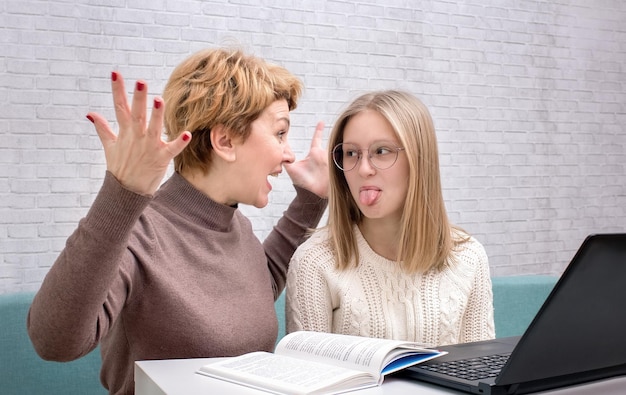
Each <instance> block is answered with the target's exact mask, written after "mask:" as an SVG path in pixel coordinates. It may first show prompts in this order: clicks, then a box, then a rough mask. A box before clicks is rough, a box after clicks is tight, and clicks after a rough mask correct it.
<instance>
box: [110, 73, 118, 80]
mask: <svg viewBox="0 0 626 395" xmlns="http://www.w3.org/2000/svg"><path fill="white" fill-rule="evenodd" d="M111 80H113V81H117V73H116V72H115V71H113V72H111Z"/></svg>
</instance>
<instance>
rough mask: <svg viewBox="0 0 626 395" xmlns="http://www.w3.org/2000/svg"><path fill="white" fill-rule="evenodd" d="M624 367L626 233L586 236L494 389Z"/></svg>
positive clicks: (625, 364)
mask: <svg viewBox="0 0 626 395" xmlns="http://www.w3.org/2000/svg"><path fill="white" fill-rule="evenodd" d="M619 365H622V366H623V367H624V368H626V234H598V235H590V236H588V237H587V238H586V239H585V241H584V242H583V244H582V245H581V247H580V248H579V250H578V252H577V253H576V255H575V256H574V258H573V259H572V261H571V262H570V264H569V265H568V267H567V269H566V270H565V272H564V273H563V275H562V276H561V278H560V279H559V281H558V283H557V284H556V286H555V287H554V289H553V291H552V293H551V294H550V295H549V296H548V298H547V299H546V302H545V303H544V304H543V306H542V308H541V309H540V310H539V312H538V313H537V315H536V316H535V318H534V320H533V321H532V322H531V324H530V325H529V327H528V329H527V330H526V332H525V333H524V335H523V336H522V338H521V339H520V341H519V343H518V344H517V347H515V350H514V351H513V354H512V355H511V358H509V361H508V363H507V365H506V366H505V367H504V368H503V370H502V372H501V373H500V375H499V377H498V378H497V380H496V383H497V384H498V385H508V384H514V383H523V382H528V381H534V380H541V379H545V378H549V377H555V376H564V375H571V374H574V375H576V374H579V373H582V372H591V371H597V370H598V369H600V370H602V369H606V368H609V367H616V366H619Z"/></svg>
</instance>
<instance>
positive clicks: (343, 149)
mask: <svg viewBox="0 0 626 395" xmlns="http://www.w3.org/2000/svg"><path fill="white" fill-rule="evenodd" d="M363 151H365V149H361V148H359V147H358V146H356V145H355V144H352V143H340V144H337V145H336V146H335V148H333V162H335V166H337V167H338V168H339V169H341V170H343V171H350V170H352V169H354V168H355V167H356V165H357V163H359V160H360V159H361V157H362V156H363ZM400 151H404V148H402V147H396V146H395V145H394V144H393V143H391V142H389V141H381V142H376V143H374V144H372V145H370V147H369V148H368V149H367V157H368V158H369V161H370V164H371V165H372V166H374V167H375V168H377V169H378V170H385V169H388V168H390V167H391V166H393V165H394V163H396V160H398V152H400Z"/></svg>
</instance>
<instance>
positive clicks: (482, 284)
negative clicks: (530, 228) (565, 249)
mask: <svg viewBox="0 0 626 395" xmlns="http://www.w3.org/2000/svg"><path fill="white" fill-rule="evenodd" d="M355 232H356V237H357V241H358V248H359V256H360V261H359V265H358V267H356V268H350V269H347V270H344V271H339V270H337V269H336V268H335V265H334V259H333V255H332V253H331V250H330V248H329V243H328V231H327V230H326V229H322V230H319V231H317V232H316V233H315V234H313V235H312V236H311V237H310V238H309V239H308V240H307V241H306V242H305V243H303V244H302V245H301V246H300V247H299V248H298V250H297V251H296V252H295V254H294V255H293V257H292V260H291V264H290V267H289V273H288V276H287V298H286V318H287V332H293V331H296V330H313V331H320V332H334V333H344V334H350V335H360V336H368V337H378V338H388V339H398V340H406V341H415V342H420V343H424V344H427V345H431V346H436V345H445V344H453V343H464V342H470V341H478V340H486V339H491V338H493V337H495V329H494V322H493V294H492V290H491V277H490V274H489V263H488V259H487V254H486V253H485V249H484V248H483V246H482V245H481V244H480V243H479V242H478V241H477V240H475V239H474V238H470V240H469V241H468V242H466V243H464V244H463V245H462V246H461V248H460V250H459V251H458V253H457V255H456V258H457V264H456V265H454V266H452V267H450V268H447V269H445V270H443V271H430V272H428V273H426V274H407V273H406V272H404V271H403V270H402V269H401V268H400V265H399V264H398V263H397V262H394V261H390V260H388V259H386V258H383V257H382V256H380V255H378V254H376V253H375V252H374V251H373V250H372V249H371V248H370V246H369V245H368V244H367V242H366V241H365V239H364V238H363V236H362V234H361V232H360V231H359V230H358V227H356V226H355Z"/></svg>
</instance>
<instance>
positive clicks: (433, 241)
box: [328, 90, 468, 273]
mask: <svg viewBox="0 0 626 395" xmlns="http://www.w3.org/2000/svg"><path fill="white" fill-rule="evenodd" d="M367 109H369V110H373V111H376V112H378V113H379V114H381V115H382V116H383V117H384V118H385V119H386V120H387V121H389V123H390V124H391V126H392V128H393V130H394V132H395V133H396V135H397V137H398V139H399V141H400V143H401V145H402V147H404V149H405V152H406V155H407V158H408V164H409V180H408V183H409V186H408V193H407V196H406V202H405V204H404V210H403V214H402V219H401V224H400V227H401V229H400V238H399V239H398V251H399V254H398V261H400V262H401V263H402V265H403V267H404V269H405V270H406V271H407V272H411V273H414V272H426V271H429V270H431V269H441V268H443V267H444V266H445V265H447V264H449V263H451V261H452V251H453V249H454V248H455V246H456V245H457V244H459V243H462V242H463V241H465V240H467V237H468V236H467V234H466V233H465V232H463V231H462V230H461V229H460V228H458V227H456V226H453V225H451V224H450V223H449V220H448V215H447V212H446V208H445V203H444V200H443V192H442V189H441V177H440V171H439V151H438V148H437V138H436V135H435V128H434V125H433V120H432V118H431V116H430V113H429V111H428V109H427V108H426V106H425V105H424V104H423V103H422V102H421V101H420V100H419V99H417V98H416V97H415V96H413V95H411V94H409V93H406V92H402V91H394V90H388V91H378V92H371V93H367V94H364V95H362V96H360V97H358V98H357V99H356V100H354V101H353V102H352V103H351V104H350V105H349V106H348V107H347V108H346V110H345V111H344V112H343V113H342V114H341V115H340V116H339V118H338V119H337V121H336V123H335V125H334V127H333V130H332V132H331V135H330V139H329V143H328V146H329V163H331V164H332V163H333V159H332V149H333V147H335V146H336V145H337V144H339V143H341V142H342V141H343V134H344V129H345V127H346V125H347V123H348V122H349V121H350V119H351V118H352V117H353V116H355V115H356V114H358V113H360V112H362V111H364V110H367ZM361 220H362V213H361V212H360V210H359V208H358V206H357V204H356V202H355V201H354V199H353V198H352V195H351V193H350V190H349V188H348V184H347V182H346V178H345V176H344V173H343V171H342V170H341V169H339V168H337V167H336V166H332V167H331V170H330V192H329V212H328V229H329V233H330V243H331V248H332V249H333V253H334V255H335V259H336V264H337V267H338V268H340V269H345V268H348V267H351V266H356V265H357V264H358V261H359V254H358V248H357V242H356V237H355V235H354V232H353V226H354V225H355V224H359V223H360V222H361Z"/></svg>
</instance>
